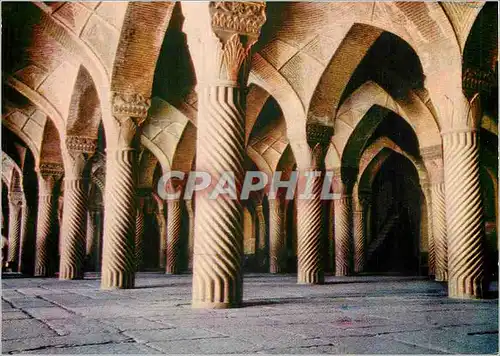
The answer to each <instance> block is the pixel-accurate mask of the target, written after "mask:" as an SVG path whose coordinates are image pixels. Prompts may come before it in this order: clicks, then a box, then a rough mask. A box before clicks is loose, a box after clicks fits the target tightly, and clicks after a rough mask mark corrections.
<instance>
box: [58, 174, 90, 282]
mask: <svg viewBox="0 0 500 356" xmlns="http://www.w3.org/2000/svg"><path fill="white" fill-rule="evenodd" d="M64 186H65V187H64V210H63V217H62V228H61V234H60V236H61V237H62V242H61V261H60V265H59V279H82V278H83V274H84V261H85V249H86V238H87V236H86V235H87V192H86V189H85V181H84V180H83V179H68V178H65V179H64Z"/></svg>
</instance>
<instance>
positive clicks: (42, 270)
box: [33, 268, 52, 278]
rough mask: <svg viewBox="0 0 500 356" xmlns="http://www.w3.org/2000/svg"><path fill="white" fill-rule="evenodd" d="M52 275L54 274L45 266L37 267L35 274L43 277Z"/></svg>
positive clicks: (34, 275)
mask: <svg viewBox="0 0 500 356" xmlns="http://www.w3.org/2000/svg"><path fill="white" fill-rule="evenodd" d="M51 276H52V274H51V273H50V272H49V271H48V270H47V269H45V268H36V269H35V273H34V274H33V277H41V278H48V277H51Z"/></svg>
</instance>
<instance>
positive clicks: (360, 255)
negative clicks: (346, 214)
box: [353, 210, 366, 273]
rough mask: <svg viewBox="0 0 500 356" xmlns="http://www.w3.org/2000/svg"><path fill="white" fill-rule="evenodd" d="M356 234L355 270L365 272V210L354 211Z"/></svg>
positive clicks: (354, 232) (354, 230)
mask: <svg viewBox="0 0 500 356" xmlns="http://www.w3.org/2000/svg"><path fill="white" fill-rule="evenodd" d="M353 227H354V229H353V234H354V272H356V273H360V272H363V270H364V268H365V241H366V237H365V221H364V213H363V211H362V210H361V211H354V212H353Z"/></svg>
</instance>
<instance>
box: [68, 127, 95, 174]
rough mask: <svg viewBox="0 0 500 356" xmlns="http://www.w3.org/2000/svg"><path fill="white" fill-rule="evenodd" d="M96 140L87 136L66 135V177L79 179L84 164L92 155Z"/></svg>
mask: <svg viewBox="0 0 500 356" xmlns="http://www.w3.org/2000/svg"><path fill="white" fill-rule="evenodd" d="M96 148H97V140H96V139H94V138H89V137H81V136H67V137H66V150H67V157H66V159H65V161H66V177H65V178H66V179H81V178H82V174H83V170H84V169H85V165H86V164H87V162H88V161H89V159H91V157H92V156H93V155H94V153H95V151H96Z"/></svg>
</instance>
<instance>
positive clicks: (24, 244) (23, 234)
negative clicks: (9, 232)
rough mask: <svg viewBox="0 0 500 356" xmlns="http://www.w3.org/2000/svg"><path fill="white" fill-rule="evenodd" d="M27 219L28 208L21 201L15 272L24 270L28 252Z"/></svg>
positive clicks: (24, 202)
mask: <svg viewBox="0 0 500 356" xmlns="http://www.w3.org/2000/svg"><path fill="white" fill-rule="evenodd" d="M28 219H29V207H28V202H27V201H26V200H24V201H23V205H22V209H21V230H20V232H19V235H20V237H19V261H18V267H17V270H18V271H20V272H23V271H24V270H25V269H26V268H25V265H26V263H25V255H26V251H27V250H28V248H29V246H28Z"/></svg>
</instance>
